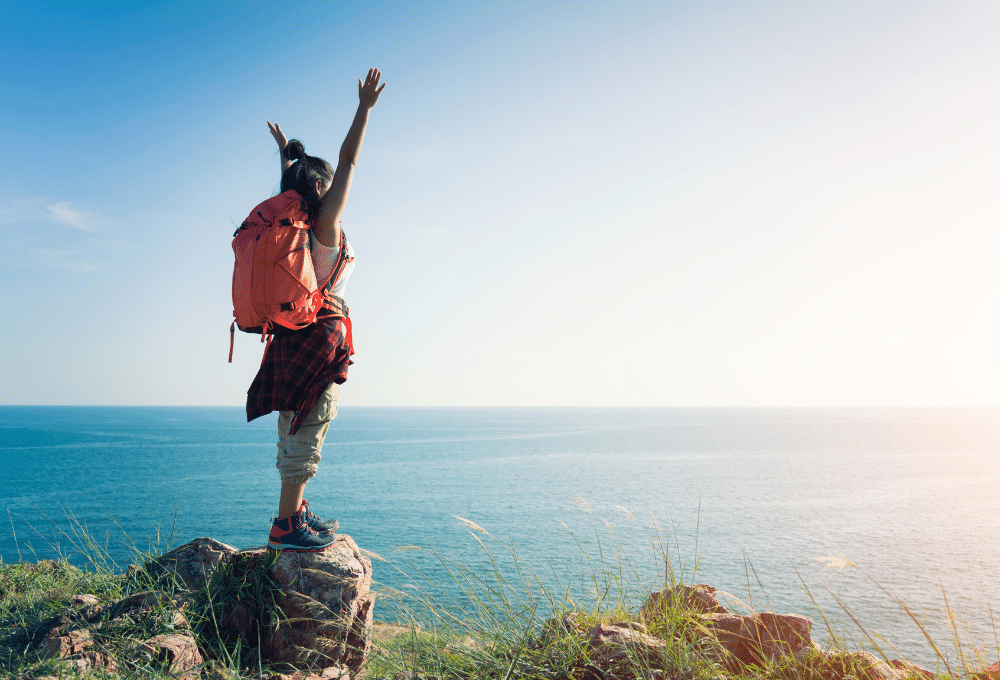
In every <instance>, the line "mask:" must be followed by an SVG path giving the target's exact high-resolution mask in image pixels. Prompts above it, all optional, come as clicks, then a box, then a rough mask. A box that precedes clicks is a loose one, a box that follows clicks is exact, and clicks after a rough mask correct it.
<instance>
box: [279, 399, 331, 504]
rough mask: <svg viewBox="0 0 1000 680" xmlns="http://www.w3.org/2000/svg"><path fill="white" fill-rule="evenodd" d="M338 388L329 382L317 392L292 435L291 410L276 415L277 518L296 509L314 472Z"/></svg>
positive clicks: (328, 427) (328, 426)
mask: <svg viewBox="0 0 1000 680" xmlns="http://www.w3.org/2000/svg"><path fill="white" fill-rule="evenodd" d="M339 399H340V390H338V389H337V386H336V385H335V384H333V383H331V384H330V386H329V387H328V388H327V389H326V390H325V391H324V392H323V393H322V394H321V395H320V397H319V400H318V401H317V402H316V406H314V407H313V409H312V410H311V411H310V412H309V414H308V415H307V416H306V417H305V418H304V419H303V421H302V425H301V426H300V427H299V429H298V431H297V432H296V433H295V434H294V435H289V434H288V429H289V427H290V426H291V423H292V418H293V417H294V415H295V414H294V413H293V412H292V411H281V412H280V413H279V414H278V458H277V461H276V462H275V465H276V467H277V468H278V473H279V474H280V475H281V494H280V496H279V500H278V517H287V516H288V515H292V514H295V513H296V512H298V510H299V507H300V506H301V505H302V495H303V493H304V490H305V485H306V482H307V481H309V480H310V479H311V478H312V477H313V476H315V474H316V470H317V469H318V468H319V462H320V459H321V458H322V455H321V451H322V449H323V442H324V441H325V439H326V433H327V431H328V430H329V429H330V421H331V420H333V419H334V418H336V417H337V401H338V400H339Z"/></svg>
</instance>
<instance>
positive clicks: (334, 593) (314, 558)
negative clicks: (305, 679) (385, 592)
mask: <svg viewBox="0 0 1000 680" xmlns="http://www.w3.org/2000/svg"><path fill="white" fill-rule="evenodd" d="M263 550H264V549H263V548H260V549H258V550H257V551H245V553H253V552H263ZM270 573H271V576H272V577H273V578H274V580H275V581H276V582H277V583H278V584H279V585H280V586H281V588H282V591H283V592H284V596H279V597H278V598H277V599H276V605H277V606H278V608H280V609H281V610H282V611H283V612H284V615H285V617H286V620H284V621H281V622H280V623H279V625H278V627H277V630H276V631H275V632H273V634H272V635H271V636H270V639H269V640H267V641H265V643H264V644H263V645H262V652H263V654H264V656H265V657H266V658H268V659H269V660H271V661H277V662H286V663H310V664H314V665H317V666H319V667H321V668H329V667H332V666H344V667H347V668H349V669H350V670H351V672H356V671H357V670H359V669H360V668H361V667H362V665H363V664H364V662H365V660H366V659H367V658H368V652H369V650H370V649H371V627H372V605H373V604H374V602H375V598H374V595H373V594H371V593H370V592H369V591H370V589H371V582H372V566H371V560H369V559H368V558H367V557H365V556H364V555H362V554H361V551H360V550H359V549H358V545H357V544H356V543H355V542H354V540H353V539H352V538H351V537H350V536H347V535H343V534H340V535H337V539H336V542H335V543H334V544H333V546H332V547H330V548H328V549H326V550H323V551H322V552H316V553H292V552H285V553H281V554H280V555H279V556H278V558H277V560H276V561H275V562H274V565H273V566H272V567H271V570H270Z"/></svg>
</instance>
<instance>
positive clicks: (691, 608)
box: [639, 583, 1000, 680]
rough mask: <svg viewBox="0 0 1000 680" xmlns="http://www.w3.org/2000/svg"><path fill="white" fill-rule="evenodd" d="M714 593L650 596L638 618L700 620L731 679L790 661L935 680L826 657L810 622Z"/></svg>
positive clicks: (895, 679)
mask: <svg viewBox="0 0 1000 680" xmlns="http://www.w3.org/2000/svg"><path fill="white" fill-rule="evenodd" d="M716 592H717V591H716V589H715V588H713V587H712V586H710V585H708V584H705V583H702V584H699V585H696V586H677V587H675V588H670V589H668V590H663V591H659V592H656V593H652V594H651V595H650V596H649V597H648V598H647V600H646V602H645V603H644V604H643V606H642V608H641V609H640V611H639V616H640V619H641V620H643V621H653V620H655V619H656V618H657V617H663V616H673V615H676V614H677V613H678V612H681V613H683V614H684V615H687V616H691V617H694V618H696V619H697V620H698V622H699V624H700V627H701V629H702V630H704V631H705V632H706V633H707V638H708V642H709V643H710V647H714V648H715V650H716V654H715V655H713V656H716V658H717V659H718V661H719V662H720V663H721V665H722V666H723V667H725V668H726V669H727V670H728V671H730V672H732V673H738V672H740V671H741V670H743V669H745V668H746V667H748V666H762V665H766V664H769V663H773V662H776V661H779V660H781V659H783V658H787V657H791V658H793V659H795V660H796V661H797V662H799V663H800V664H802V665H804V666H809V667H810V668H811V669H812V670H815V671H819V676H820V677H824V678H827V677H828V678H846V677H853V678H856V679H858V680H904V679H905V678H912V677H915V676H916V677H921V678H925V679H926V680H932V679H933V677H934V674H933V673H932V672H931V671H929V670H927V669H925V668H921V667H920V666H917V665H916V664H913V663H910V662H909V661H902V660H899V659H893V660H891V661H883V660H881V659H878V658H876V657H875V656H873V655H872V654H870V653H868V652H824V651H822V650H820V648H819V647H818V646H817V645H816V643H814V642H813V640H812V636H811V633H812V621H811V620H810V619H808V618H806V617H804V616H799V615H797V614H775V613H773V612H763V613H749V614H737V613H734V612H730V611H729V610H727V609H726V608H725V607H723V606H722V605H721V604H719V601H718V599H717V598H716ZM982 680H994V679H987V678H983V679H982ZM996 680H1000V678H998V679H996Z"/></svg>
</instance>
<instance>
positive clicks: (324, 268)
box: [309, 231, 354, 299]
mask: <svg viewBox="0 0 1000 680" xmlns="http://www.w3.org/2000/svg"><path fill="white" fill-rule="evenodd" d="M309 251H310V254H311V255H312V261H313V269H315V270H316V280H317V281H318V282H320V283H321V284H322V283H323V281H326V279H327V277H328V276H330V272H332V271H333V267H334V265H336V264H337V253H338V249H337V248H327V247H326V246H324V245H323V244H322V243H320V242H319V241H318V240H317V239H316V234H314V233H312V232H311V231H310V232H309ZM353 271H354V248H352V247H351V242H350V241H348V242H347V262H346V263H344V269H343V270H342V271H341V272H340V278H338V279H337V282H336V283H335V284H333V294H334V295H336V296H337V297H339V298H342V299H343V298H344V291H345V290H346V289H347V279H348V278H350V276H351V272H353Z"/></svg>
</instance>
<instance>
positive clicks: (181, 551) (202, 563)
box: [156, 537, 239, 589]
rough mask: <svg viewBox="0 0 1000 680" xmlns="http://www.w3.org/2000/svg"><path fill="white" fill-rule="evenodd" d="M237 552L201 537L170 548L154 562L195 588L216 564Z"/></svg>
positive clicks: (201, 583)
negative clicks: (172, 548)
mask: <svg viewBox="0 0 1000 680" xmlns="http://www.w3.org/2000/svg"><path fill="white" fill-rule="evenodd" d="M237 552H239V550H238V549H236V548H234V547H233V546H231V545H227V544H226V543H221V542H219V541H217V540H215V539H214V538H207V537H202V538H196V539H194V540H193V541H191V542H190V543H186V544H184V545H182V546H181V547H179V548H175V549H174V550H171V551H170V552H168V553H167V554H166V555H163V556H162V557H160V558H159V559H157V560H156V562H157V564H159V565H160V566H161V567H163V568H164V569H167V570H168V571H172V572H174V573H175V574H177V575H178V576H179V577H180V578H181V580H182V581H184V584H185V585H187V587H188V588H192V589H196V588H200V587H201V586H203V585H205V583H206V582H207V581H208V579H210V578H211V576H212V570H213V569H215V567H216V565H218V564H219V563H220V562H225V561H227V560H229V558H231V557H232V556H233V555H235V554H236V553H237Z"/></svg>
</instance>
